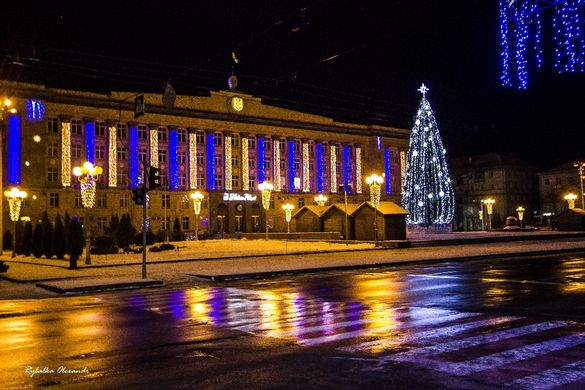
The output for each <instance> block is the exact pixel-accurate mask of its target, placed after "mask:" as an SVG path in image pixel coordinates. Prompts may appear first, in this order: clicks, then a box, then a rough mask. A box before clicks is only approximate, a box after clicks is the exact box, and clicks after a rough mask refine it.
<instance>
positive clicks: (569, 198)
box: [565, 193, 577, 209]
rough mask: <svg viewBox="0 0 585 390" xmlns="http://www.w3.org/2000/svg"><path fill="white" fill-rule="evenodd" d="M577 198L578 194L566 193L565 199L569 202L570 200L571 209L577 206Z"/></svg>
mask: <svg viewBox="0 0 585 390" xmlns="http://www.w3.org/2000/svg"><path fill="white" fill-rule="evenodd" d="M575 199H577V195H575V194H572V193H571V194H567V195H565V200H566V201H567V202H569V208H570V209H574V208H575Z"/></svg>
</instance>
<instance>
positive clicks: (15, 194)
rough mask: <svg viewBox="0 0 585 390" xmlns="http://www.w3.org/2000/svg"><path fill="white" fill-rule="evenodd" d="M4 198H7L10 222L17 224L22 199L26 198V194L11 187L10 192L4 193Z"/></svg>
mask: <svg viewBox="0 0 585 390" xmlns="http://www.w3.org/2000/svg"><path fill="white" fill-rule="evenodd" d="M4 196H6V197H7V198H8V206H9V209H10V220H11V221H12V222H17V221H18V218H19V217H20V207H21V205H22V202H23V200H24V198H26V192H25V191H21V190H19V189H18V188H17V187H12V188H11V189H10V191H4Z"/></svg>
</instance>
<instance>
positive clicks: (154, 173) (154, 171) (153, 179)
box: [148, 166, 162, 191]
mask: <svg viewBox="0 0 585 390" xmlns="http://www.w3.org/2000/svg"><path fill="white" fill-rule="evenodd" d="M161 187H162V186H161V183H160V168H155V167H152V166H150V167H148V189H149V190H151V191H152V190H155V189H157V188H161Z"/></svg>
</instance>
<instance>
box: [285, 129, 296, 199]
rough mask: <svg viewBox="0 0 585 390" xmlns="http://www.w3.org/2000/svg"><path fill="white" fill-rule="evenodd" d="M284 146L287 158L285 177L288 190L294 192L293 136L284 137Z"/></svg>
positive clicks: (294, 155) (294, 153) (294, 154)
mask: <svg viewBox="0 0 585 390" xmlns="http://www.w3.org/2000/svg"><path fill="white" fill-rule="evenodd" d="M286 141H287V143H286V147H287V152H288V153H287V158H288V164H287V165H288V172H287V179H288V192H289V193H293V192H296V188H295V176H296V175H295V157H296V152H295V143H296V141H295V139H294V138H293V137H287V138H286Z"/></svg>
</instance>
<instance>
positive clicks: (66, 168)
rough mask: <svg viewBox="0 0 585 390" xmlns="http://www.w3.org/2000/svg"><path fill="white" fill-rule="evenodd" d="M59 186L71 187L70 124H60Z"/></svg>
mask: <svg viewBox="0 0 585 390" xmlns="http://www.w3.org/2000/svg"><path fill="white" fill-rule="evenodd" d="M61 184H63V187H70V186H71V122H61Z"/></svg>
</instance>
